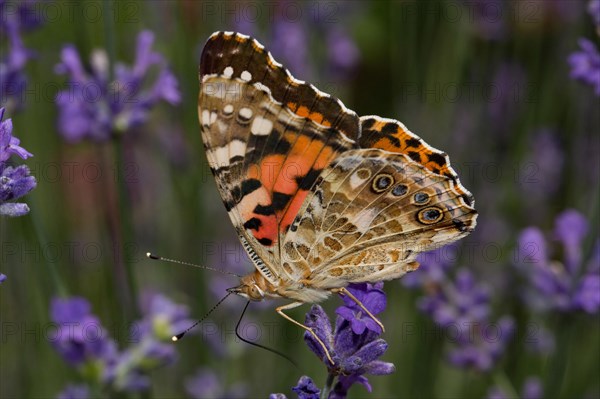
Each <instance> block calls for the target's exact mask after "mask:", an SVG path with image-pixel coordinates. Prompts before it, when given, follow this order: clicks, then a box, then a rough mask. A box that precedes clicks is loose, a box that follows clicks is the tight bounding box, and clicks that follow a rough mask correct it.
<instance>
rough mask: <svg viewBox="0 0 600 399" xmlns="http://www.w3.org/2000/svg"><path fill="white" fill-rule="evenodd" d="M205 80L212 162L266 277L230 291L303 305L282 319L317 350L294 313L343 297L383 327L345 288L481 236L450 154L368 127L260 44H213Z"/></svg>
mask: <svg viewBox="0 0 600 399" xmlns="http://www.w3.org/2000/svg"><path fill="white" fill-rule="evenodd" d="M199 75H200V76H199V77H200V90H199V99H198V115H199V121H200V126H201V132H202V140H203V142H204V146H205V149H206V156H207V159H208V163H209V165H210V168H211V171H212V173H213V175H214V177H215V180H216V183H217V187H218V189H219V192H220V194H221V197H222V199H223V202H224V204H225V208H226V209H227V212H228V213H229V216H230V218H231V221H232V223H233V225H234V227H235V229H236V231H237V233H238V236H239V239H240V241H241V243H242V246H243V247H244V249H245V250H246V251H247V253H248V255H249V257H250V259H251V260H252V262H253V264H254V266H255V270H254V271H253V272H252V273H250V274H248V275H246V276H244V277H242V278H241V279H240V285H239V286H237V287H234V288H231V289H230V290H229V292H232V293H235V294H238V295H241V296H243V297H245V298H247V299H249V300H252V301H261V300H263V299H267V298H285V299H289V300H292V301H293V302H291V303H289V304H287V305H284V306H280V307H278V308H277V309H276V311H277V312H278V313H279V314H280V315H282V316H283V317H285V318H286V319H288V320H290V321H292V322H293V323H295V324H297V325H299V326H301V327H303V328H305V329H307V330H308V331H309V332H311V333H312V334H313V335H314V336H315V337H316V338H317V340H318V341H319V338H318V337H317V336H316V335H315V334H314V332H312V330H311V329H310V328H308V327H306V326H304V325H303V324H301V323H299V322H297V321H295V320H294V319H292V318H291V317H289V316H288V315H287V314H285V313H284V311H285V310H288V309H291V308H294V307H296V306H299V305H302V304H305V303H316V302H320V301H323V300H325V299H326V298H327V297H329V296H330V295H331V294H332V293H340V294H342V295H349V296H350V297H351V298H352V299H354V300H355V301H356V302H357V304H358V305H359V306H361V307H362V308H363V309H364V310H365V311H366V313H367V314H369V316H371V317H373V319H374V320H375V321H376V322H378V323H379V324H380V325H381V323H380V322H379V321H378V320H377V319H376V318H375V317H374V316H373V315H372V314H370V312H369V311H368V310H367V309H366V308H364V306H363V305H362V304H361V303H360V301H358V299H356V298H355V297H354V296H353V295H352V294H351V293H350V291H348V290H347V289H346V288H345V287H346V286H347V285H348V284H350V283H359V282H378V281H384V280H392V279H397V278H399V277H401V276H402V275H404V274H405V273H407V272H410V271H412V270H415V269H416V268H417V267H418V262H416V261H415V258H416V256H417V255H418V254H419V253H420V252H424V251H427V250H430V249H433V248H436V247H439V246H442V245H445V244H448V243H451V242H453V241H456V240H458V239H460V238H463V237H465V236H466V235H468V234H469V233H470V232H471V231H472V230H473V229H474V228H475V225H476V219H477V212H476V211H475V209H474V199H473V196H472V195H471V193H470V192H469V191H467V189H465V188H464V187H463V186H462V185H461V183H460V181H459V179H458V176H457V174H456V173H455V171H454V170H453V169H452V167H451V166H450V161H449V158H448V156H447V155H446V154H445V153H444V152H441V151H439V150H436V149H435V148H433V147H431V146H429V145H428V144H427V143H425V141H423V140H422V139H421V138H420V137H419V136H417V135H416V134H414V133H412V132H410V131H409V130H408V129H407V128H406V127H405V126H404V125H403V124H402V123H401V122H399V121H397V120H394V119H386V118H382V117H379V116H362V117H358V115H357V114H356V113H355V112H353V111H351V110H349V109H348V108H346V107H345V106H344V104H343V103H342V102H341V101H340V100H338V99H336V98H334V97H332V96H330V95H328V94H326V93H324V92H321V91H320V90H318V89H317V88H316V87H314V86H313V85H311V84H308V83H305V82H303V81H300V80H297V79H296V78H294V77H293V76H292V75H291V74H290V72H289V71H288V70H287V69H285V68H284V67H283V66H282V65H281V64H280V63H278V62H277V61H275V59H273V57H272V56H271V54H270V53H269V52H268V51H267V50H265V48H264V46H262V45H261V44H260V43H259V42H258V41H256V40H255V39H253V38H251V37H248V36H245V35H242V34H240V33H233V32H216V33H214V34H213V35H212V36H211V37H210V38H209V39H208V41H207V43H206V45H205V46H204V49H203V51H202V55H201V60H200V67H199ZM381 327H382V328H383V325H381ZM321 344H323V343H322V342H321ZM323 348H324V349H325V352H326V354H327V357H328V358H329V360H330V361H331V358H330V356H329V353H328V352H327V349H326V348H325V345H323ZM332 363H333V361H332Z"/></svg>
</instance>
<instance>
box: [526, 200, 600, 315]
mask: <svg viewBox="0 0 600 399" xmlns="http://www.w3.org/2000/svg"><path fill="white" fill-rule="evenodd" d="M588 230H589V225H588V222H587V220H586V219H585V218H584V217H583V216H582V215H581V214H580V213H579V212H577V211H575V210H572V209H570V210H566V211H564V212H562V213H561V214H560V215H559V216H558V217H557V218H556V221H555V229H554V237H555V238H556V239H557V240H558V242H560V243H561V244H562V247H563V251H562V252H563V254H564V260H563V262H559V261H553V260H551V252H550V251H549V250H548V247H549V245H548V244H547V241H546V239H545V237H544V235H543V233H542V231H541V230H539V229H538V228H535V227H529V228H527V229H525V230H523V232H521V235H520V236H519V239H518V247H517V254H518V262H517V264H516V266H517V268H518V269H519V270H520V271H521V272H522V273H523V274H524V275H525V276H526V277H527V278H528V280H529V287H528V289H527V290H526V291H525V293H524V296H525V300H526V301H527V303H528V304H529V305H530V306H531V307H532V308H534V309H536V310H540V311H546V310H559V311H563V312H569V311H577V310H583V311H585V312H587V313H590V314H593V313H597V312H598V310H599V309H600V290H599V289H598V288H599V287H600V255H598V252H599V251H600V242H599V243H597V244H596V246H595V247H594V252H593V254H592V256H591V258H590V259H589V261H588V262H584V260H583V254H582V244H583V240H584V238H585V236H586V235H587V232H588Z"/></svg>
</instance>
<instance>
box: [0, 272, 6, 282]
mask: <svg viewBox="0 0 600 399" xmlns="http://www.w3.org/2000/svg"><path fill="white" fill-rule="evenodd" d="M5 281H6V275H5V274H2V273H0V284H2V283H3V282H5Z"/></svg>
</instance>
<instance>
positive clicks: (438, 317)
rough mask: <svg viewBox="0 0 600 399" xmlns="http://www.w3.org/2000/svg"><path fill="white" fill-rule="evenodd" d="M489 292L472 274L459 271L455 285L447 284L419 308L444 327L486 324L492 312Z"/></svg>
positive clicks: (427, 298)
mask: <svg viewBox="0 0 600 399" xmlns="http://www.w3.org/2000/svg"><path fill="white" fill-rule="evenodd" d="M489 299H490V298H489V293H488V288H487V287H486V286H483V285H481V284H478V283H477V282H476V280H475V277H474V276H473V275H472V274H471V272H470V271H468V270H466V269H460V270H459V271H458V272H457V274H456V279H455V281H454V284H446V285H443V286H441V287H440V289H439V290H438V291H436V292H434V293H431V294H430V295H428V296H426V297H423V298H421V300H420V301H419V303H418V306H419V308H420V309H421V311H423V312H424V313H426V314H428V315H429V316H431V318H432V319H433V321H434V322H435V323H436V324H438V325H439V326H441V327H450V326H456V327H457V328H459V329H460V328H463V327H464V326H468V325H470V324H473V323H483V322H485V321H487V319H488V316H489V313H490V308H489Z"/></svg>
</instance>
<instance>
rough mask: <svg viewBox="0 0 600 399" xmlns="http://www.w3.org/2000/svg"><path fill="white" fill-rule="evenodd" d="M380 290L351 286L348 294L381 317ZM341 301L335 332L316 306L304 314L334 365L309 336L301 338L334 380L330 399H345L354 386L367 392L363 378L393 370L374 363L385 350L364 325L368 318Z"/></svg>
mask: <svg viewBox="0 0 600 399" xmlns="http://www.w3.org/2000/svg"><path fill="white" fill-rule="evenodd" d="M382 286H383V283H378V284H351V285H350V286H349V287H348V290H350V291H351V292H352V293H353V294H354V295H355V296H356V297H357V298H358V299H359V300H361V302H362V303H363V305H365V307H366V308H367V309H368V310H369V311H370V312H371V313H374V314H377V313H381V312H382V311H383V310H384V309H385V306H386V299H385V294H384V293H383V291H382V290H381V289H382ZM343 298H344V297H343ZM348 299H349V298H348ZM344 301H345V305H344V306H341V307H340V308H338V309H337V311H336V313H338V317H337V319H336V326H335V331H332V328H331V322H330V321H329V317H328V316H327V314H326V313H325V311H324V310H323V308H321V307H320V306H319V305H314V306H313V307H312V308H311V310H310V311H309V312H308V313H307V314H306V322H305V324H306V326H307V327H310V328H311V329H312V330H313V331H314V332H315V334H316V335H317V336H318V337H319V339H320V340H321V341H322V342H323V343H324V344H325V346H326V347H327V350H328V351H329V354H330V355H331V357H332V359H333V361H334V364H331V363H330V362H329V360H328V359H327V357H326V355H325V351H324V350H323V347H322V346H321V344H320V343H319V342H318V341H317V340H316V339H315V338H314V337H313V335H312V334H310V333H309V332H307V333H305V334H304V341H305V342H306V344H307V345H308V347H309V349H310V350H312V351H313V352H314V353H315V354H316V355H317V356H318V357H319V359H321V361H322V362H323V363H324V364H325V365H326V366H327V368H328V371H329V374H330V375H333V376H337V378H338V380H337V383H336V384H335V385H334V387H333V390H332V391H331V394H330V396H329V397H330V398H345V397H346V395H347V393H348V390H349V389H350V387H351V386H352V385H354V384H355V383H359V384H362V385H363V386H364V387H365V388H367V390H368V391H371V385H370V384H369V380H368V379H367V377H365V374H372V375H385V374H391V373H393V372H394V370H395V367H394V365H393V364H392V363H387V362H383V361H380V360H378V358H379V357H381V356H382V355H383V354H384V353H385V351H386V350H387V347H388V345H387V343H386V342H385V341H384V340H383V339H380V338H378V337H379V334H380V333H381V331H380V329H378V328H376V327H375V326H373V325H371V324H370V323H368V322H367V321H366V319H365V317H368V316H366V315H363V314H362V313H361V312H360V311H358V310H357V309H360V307H358V306H357V305H356V304H352V303H350V302H348V301H347V300H346V299H344ZM355 306H356V307H355ZM375 325H376V323H375ZM370 327H371V328H370ZM357 331H359V332H360V333H357Z"/></svg>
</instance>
